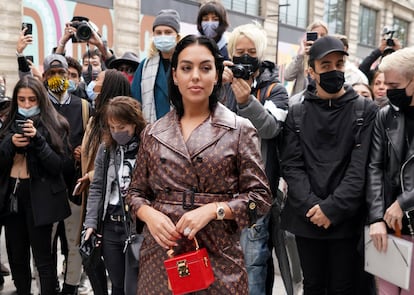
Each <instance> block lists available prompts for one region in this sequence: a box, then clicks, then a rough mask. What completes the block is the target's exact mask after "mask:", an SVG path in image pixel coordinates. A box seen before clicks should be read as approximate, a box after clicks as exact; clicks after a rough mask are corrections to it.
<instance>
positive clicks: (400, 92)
mask: <svg viewBox="0 0 414 295" xmlns="http://www.w3.org/2000/svg"><path fill="white" fill-rule="evenodd" d="M410 83H411V81H410V82H409V83H408V84H407V86H405V87H404V88H398V89H387V97H388V99H389V100H390V102H391V103H392V104H393V105H394V106H396V107H398V108H399V109H401V110H403V109H406V108H408V107H409V106H410V104H411V101H412V99H413V97H412V96H407V93H406V92H405V89H406V88H407V87H408V85H410Z"/></svg>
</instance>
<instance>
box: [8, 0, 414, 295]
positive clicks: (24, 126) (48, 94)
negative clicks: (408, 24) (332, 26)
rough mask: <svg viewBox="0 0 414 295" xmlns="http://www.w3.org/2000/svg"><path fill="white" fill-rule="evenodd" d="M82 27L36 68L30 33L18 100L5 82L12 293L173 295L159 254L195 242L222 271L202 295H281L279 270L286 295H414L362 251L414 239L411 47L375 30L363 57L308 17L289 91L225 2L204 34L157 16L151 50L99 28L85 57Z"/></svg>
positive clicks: (202, 23) (70, 28)
mask: <svg viewBox="0 0 414 295" xmlns="http://www.w3.org/2000/svg"><path fill="white" fill-rule="evenodd" d="M76 20H78V19H76ZM82 20H83V21H86V22H88V21H89V20H88V19H86V18H82ZM72 21H74V20H72ZM72 21H70V22H68V23H66V24H65V27H64V28H63V29H64V32H63V34H62V37H61V39H60V40H59V42H58V44H57V46H56V47H55V48H53V50H52V53H51V54H50V55H48V56H46V57H45V58H44V60H43V71H42V72H41V71H40V70H39V69H38V68H36V67H35V66H34V64H33V63H32V62H31V61H29V60H27V58H26V56H25V55H24V50H25V48H26V47H27V46H28V45H29V44H31V43H32V41H33V39H32V35H31V34H25V31H26V30H27V28H24V29H23V30H22V31H21V32H20V35H19V38H18V40H17V46H16V50H17V51H16V55H17V62H18V72H19V78H20V79H19V81H18V82H17V84H16V85H15V86H14V88H13V94H12V97H10V98H9V97H7V96H6V95H5V79H4V78H3V79H2V80H3V82H2V83H1V84H0V86H1V88H0V166H1V167H3V168H2V169H1V170H0V223H1V224H2V225H4V227H5V240H6V248H7V255H8V261H9V266H10V271H9V270H8V269H7V268H6V267H5V266H4V265H2V264H1V263H0V284H2V282H3V283H4V278H3V275H8V274H10V273H11V277H12V280H13V283H14V285H15V287H16V291H17V293H18V294H19V295H29V294H31V292H32V290H31V284H32V277H33V276H35V277H37V278H38V286H39V291H40V294H42V295H51V294H62V295H73V294H88V292H93V293H94V294H97V295H107V294H109V293H110V294H112V295H124V294H126V295H134V294H157V295H159V294H171V288H173V284H172V282H171V281H170V278H169V276H168V273H167V271H166V270H165V268H164V262H165V260H167V259H168V258H171V257H172V256H176V255H180V254H185V253H191V251H193V250H194V240H195V241H196V243H195V244H196V247H197V248H198V247H200V248H203V249H206V252H207V254H208V260H207V258H204V259H205V264H206V265H210V266H211V268H212V270H213V273H214V282H212V283H211V282H210V283H209V285H208V286H206V287H205V289H203V290H199V289H195V290H192V291H193V292H196V293H197V294H198V292H197V291H200V294H251V295H264V294H272V292H273V291H272V290H273V284H274V275H275V271H276V269H279V271H280V273H281V276H282V280H283V284H284V288H285V290H286V294H288V295H293V294H298V290H299V289H303V293H304V294H306V295H309V294H310V295H313V294H315V295H319V294H320V295H322V294H344V295H345V294H349V295H355V294H357V295H359V294H361V295H362V294H364V295H366V294H369V295H375V294H392V295H394V294H395V295H396V294H412V292H413V290H414V275H411V283H410V288H409V289H408V290H405V289H401V288H400V287H399V286H396V285H393V284H392V283H390V282H388V281H386V280H384V279H381V278H377V277H374V276H373V275H371V274H369V273H366V272H365V271H364V246H363V245H364V227H365V226H368V230H369V237H370V239H371V241H372V243H373V245H374V246H375V248H376V249H377V251H380V252H386V251H387V247H388V234H395V235H399V236H402V237H403V238H404V239H407V240H408V239H410V237H411V235H414V230H413V228H414V220H412V218H414V214H411V212H410V211H411V209H412V208H413V204H414V196H413V194H414V193H413V191H414V188H413V187H412V186H414V179H413V174H412V173H411V169H412V168H411V166H412V165H413V164H412V162H413V158H414V156H413V155H414V142H413V138H414V132H412V131H411V129H413V130H414V101H413V95H414V83H412V81H413V79H414V49H413V48H404V49H401V45H400V43H399V42H398V39H396V38H394V42H392V44H393V46H388V45H387V44H389V42H385V41H387V40H385V39H382V40H381V42H380V46H379V48H377V49H375V50H374V51H373V52H372V53H371V54H370V55H369V56H367V57H366V59H364V61H362V63H361V64H360V66H359V68H358V67H357V66H355V64H353V63H352V62H351V61H350V60H352V58H350V57H349V53H348V40H347V38H346V36H343V35H333V34H331V32H328V27H327V25H326V24H325V23H324V22H322V21H315V22H313V23H311V24H310V25H309V26H308V28H307V33H306V34H304V38H303V40H302V41H301V44H300V49H299V52H298V55H297V56H296V57H294V58H293V60H292V62H291V63H290V64H289V65H287V67H286V70H285V79H286V80H288V81H294V85H293V88H292V89H291V90H288V89H287V88H286V87H285V86H284V85H283V84H281V83H280V80H279V66H278V65H277V64H275V63H273V62H272V61H270V60H266V59H265V50H266V47H267V36H266V32H265V30H264V29H263V28H262V27H261V26H260V25H259V24H257V23H249V24H244V25H240V26H237V27H235V28H232V29H231V32H228V33H226V30H227V29H228V28H229V25H230V24H229V21H228V19H227V13H226V10H225V8H224V7H223V5H222V4H221V3H220V2H218V1H208V2H206V3H204V4H203V5H201V6H200V9H199V13H198V15H197V18H196V19H195V23H196V24H197V29H198V32H199V34H197V35H187V36H182V35H181V33H180V29H181V27H180V23H181V20H180V14H179V12H178V11H176V10H174V9H163V10H161V11H159V13H158V14H157V15H156V16H155V19H154V22H153V26H152V30H153V36H152V39H151V44H150V45H149V48H148V55H147V57H146V58H145V59H143V60H139V58H138V56H137V55H136V54H135V53H133V52H132V51H126V52H125V53H124V54H123V55H122V56H120V57H116V56H115V55H114V53H113V52H112V51H111V50H110V49H108V48H107V46H106V43H105V41H104V40H103V39H102V38H101V36H100V35H99V34H98V33H97V32H96V31H94V30H91V36H90V38H88V40H87V42H88V50H87V52H85V53H84V55H83V57H82V61H81V62H79V61H77V60H76V59H74V58H72V57H70V56H68V55H67V54H66V50H65V47H66V45H67V44H68V42H69V41H70V40H74V38H75V37H76V36H77V27H76V26H74V25H73V22H72ZM411 125H413V128H410V126H411ZM58 240H59V241H60V245H61V251H62V254H63V255H64V267H63V274H64V277H63V284H62V285H61V284H60V282H59V279H58V273H57V269H58V267H57V255H59V254H58V253H57V246H56V245H57V241H58ZM88 240H89V241H91V240H93V241H94V242H93V243H94V244H93V246H95V247H96V249H99V252H98V253H99V254H98V259H95V260H94V261H93V263H92V264H91V263H90V262H88V263H86V261H85V260H84V258H82V256H81V255H80V252H79V247H80V244H81V242H82V243H84V242H85V241H88ZM365 242H367V241H365ZM132 245H134V247H133V246H132ZM134 251H135V252H134ZM273 253H275V258H276V260H277V263H276V264H274V262H273V261H274V259H273ZM134 254H136V255H134ZM31 260H33V262H34V263H33V266H32V267H31ZM413 263H414V258H413ZM186 267H187V266H186ZM32 268H34V269H32ZM190 270H191V269H190ZM179 271H180V274H182V273H181V272H182V271H183V269H182V266H180V270H179ZM412 274H414V272H412ZM187 275H190V276H191V274H189V273H188V270H187V273H185V271H184V275H181V276H182V277H185V276H187ZM190 279H191V278H190ZM196 279H199V278H196ZM85 282H89V284H90V286H91V288H92V290H88V288H85ZM410 290H411V293H410Z"/></svg>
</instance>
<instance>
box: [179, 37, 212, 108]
mask: <svg viewBox="0 0 414 295" xmlns="http://www.w3.org/2000/svg"><path fill="white" fill-rule="evenodd" d="M214 62H215V60H214V56H213V55H212V53H211V52H210V50H209V49H208V48H207V47H205V46H203V45H199V44H193V45H190V46H188V47H186V48H185V49H184V50H183V51H181V53H180V54H179V55H178V62H177V68H176V69H173V78H174V83H175V84H176V85H177V86H178V90H179V91H180V93H181V95H182V99H183V104H184V107H186V105H190V104H207V107H208V102H209V97H210V95H211V93H212V92H213V89H214V85H215V84H216V83H217V79H218V75H217V70H216V66H215V63H214Z"/></svg>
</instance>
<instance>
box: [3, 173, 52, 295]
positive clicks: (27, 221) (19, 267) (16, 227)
mask: <svg viewBox="0 0 414 295" xmlns="http://www.w3.org/2000/svg"><path fill="white" fill-rule="evenodd" d="M14 182H15V180H14V179H13V181H11V183H12V185H13V186H14ZM16 195H17V199H18V213H16V214H12V215H9V216H7V217H6V218H5V228H6V248H7V254H8V257H9V263H10V270H11V273H12V278H13V280H14V284H15V286H16V289H17V292H18V293H19V295H29V294H30V288H31V283H32V273H31V268H30V248H31V249H32V253H33V257H34V260H35V263H36V267H37V270H38V272H39V278H40V287H41V294H42V295H51V294H56V290H55V287H56V266H55V264H54V259H53V255H52V242H51V239H52V224H48V225H44V226H34V219H33V211H32V205H31V200H30V187H29V180H28V179H22V180H20V185H19V188H18V190H17V194H16Z"/></svg>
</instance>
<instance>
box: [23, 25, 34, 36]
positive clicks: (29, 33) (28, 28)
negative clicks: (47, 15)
mask: <svg viewBox="0 0 414 295" xmlns="http://www.w3.org/2000/svg"><path fill="white" fill-rule="evenodd" d="M25 28H27V30H26V32H24V35H25V36H26V35H31V34H32V33H33V25H32V24H31V23H22V31H23V30H24V29H25Z"/></svg>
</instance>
